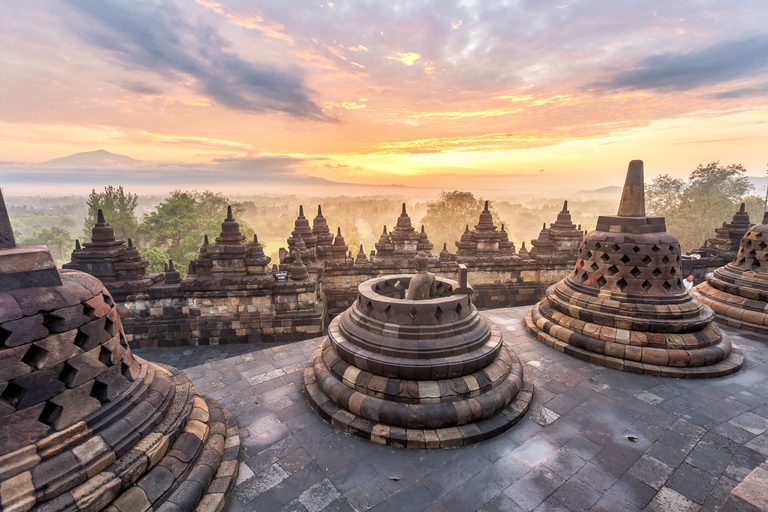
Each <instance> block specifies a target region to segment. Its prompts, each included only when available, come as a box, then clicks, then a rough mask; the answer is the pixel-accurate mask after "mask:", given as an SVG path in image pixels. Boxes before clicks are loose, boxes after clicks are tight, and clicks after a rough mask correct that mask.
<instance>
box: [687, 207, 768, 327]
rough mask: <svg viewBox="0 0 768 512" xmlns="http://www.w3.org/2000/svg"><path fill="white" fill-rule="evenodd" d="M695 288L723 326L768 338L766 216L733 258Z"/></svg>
mask: <svg viewBox="0 0 768 512" xmlns="http://www.w3.org/2000/svg"><path fill="white" fill-rule="evenodd" d="M706 279H707V281H706V282H705V283H702V284H700V285H699V286H697V287H696V289H695V293H696V294H697V295H698V296H699V298H700V299H701V301H702V302H703V303H704V304H706V305H707V306H709V307H711V308H712V310H714V312H715V319H716V320H717V321H718V322H720V323H722V324H725V325H730V326H733V327H738V328H739V329H746V330H748V331H754V332H759V333H762V334H768V213H766V214H765V215H764V216H763V222H762V223H761V224H755V225H754V226H752V227H751V228H749V230H748V231H747V232H746V234H745V235H744V237H743V238H742V239H741V245H740V247H739V252H738V253H737V254H736V258H735V259H734V260H733V261H732V262H730V263H728V264H727V265H725V266H724V267H720V268H718V269H717V270H715V271H714V272H712V273H711V274H707V277H706Z"/></svg>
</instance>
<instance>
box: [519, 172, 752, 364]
mask: <svg viewBox="0 0 768 512" xmlns="http://www.w3.org/2000/svg"><path fill="white" fill-rule="evenodd" d="M578 256H579V257H578V260H577V263H576V268H575V269H574V271H573V272H572V273H571V274H570V275H569V276H568V277H566V278H565V279H563V280H562V281H560V282H558V283H557V284H555V285H553V286H551V287H550V288H549V289H548V290H547V294H546V297H545V298H544V299H543V300H542V301H541V302H539V303H538V304H536V305H535V306H534V307H533V309H532V310H531V313H530V314H529V315H528V316H527V317H526V319H525V326H526V329H527V330H528V331H529V332H530V333H531V334H533V335H534V336H536V337H537V338H538V339H539V340H540V341H542V342H544V343H545V344H547V345H549V346H551V347H554V348H556V349H557V350H560V351H561V352H565V353H566V354H569V355H571V356H574V357H577V358H579V359H582V360H584V361H589V362H591V363H595V364H599V365H602V366H607V367H610V368H615V369H619V370H625V371H629V372H635V373H643V374H649V375H660V376H664V377H677V378H682V377H685V378H698V377H720V376H723V375H728V374H730V373H733V372H735V371H737V370H738V369H739V368H741V366H742V363H743V356H742V355H741V353H740V351H739V350H738V349H737V348H736V347H734V346H732V345H731V341H730V339H729V338H728V336H727V335H726V334H724V333H723V332H721V331H720V329H719V328H718V327H717V325H715V324H714V323H713V320H714V313H713V311H712V309H710V308H709V307H707V306H706V305H703V304H702V303H701V302H699V300H697V299H696V298H695V297H694V296H693V295H691V293H689V292H688V291H686V290H685V289H684V287H683V283H682V279H681V277H682V276H681V270H680V244H679V243H678V241H677V239H676V238H675V237H674V236H673V235H671V234H669V233H666V225H665V222H664V218H663V217H648V216H646V215H645V198H644V184H643V162H642V161H641V160H633V161H632V162H630V164H629V169H628V172H627V179H626V182H625V184H624V191H623V194H622V198H621V203H620V205H619V212H618V215H612V216H601V217H600V218H598V221H597V227H596V229H595V231H592V232H590V233H589V234H588V235H587V236H586V237H585V238H584V240H583V241H582V243H581V245H580V246H579V255H578Z"/></svg>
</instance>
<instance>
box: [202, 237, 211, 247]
mask: <svg viewBox="0 0 768 512" xmlns="http://www.w3.org/2000/svg"><path fill="white" fill-rule="evenodd" d="M209 243H210V242H208V235H205V236H204V237H203V245H208V244H209Z"/></svg>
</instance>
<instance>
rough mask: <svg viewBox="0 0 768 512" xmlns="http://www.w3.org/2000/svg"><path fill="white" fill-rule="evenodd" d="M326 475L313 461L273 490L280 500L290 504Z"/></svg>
mask: <svg viewBox="0 0 768 512" xmlns="http://www.w3.org/2000/svg"><path fill="white" fill-rule="evenodd" d="M324 477H325V475H324V474H323V472H322V471H320V468H318V467H317V464H315V463H314V462H313V463H311V464H309V465H307V466H305V467H304V468H303V469H300V470H299V471H297V472H296V473H294V474H292V475H290V476H289V477H288V478H286V479H285V480H283V481H282V482H280V483H279V484H277V485H276V486H275V487H273V488H272V492H273V493H274V494H275V497H276V498H277V499H278V500H280V501H282V502H283V503H285V504H288V503H290V502H291V501H293V500H294V499H296V498H298V497H299V496H300V495H301V494H302V493H303V492H304V491H306V490H307V489H309V488H310V487H312V486H313V485H315V484H316V483H318V482H319V481H321V480H322V479H323V478H324Z"/></svg>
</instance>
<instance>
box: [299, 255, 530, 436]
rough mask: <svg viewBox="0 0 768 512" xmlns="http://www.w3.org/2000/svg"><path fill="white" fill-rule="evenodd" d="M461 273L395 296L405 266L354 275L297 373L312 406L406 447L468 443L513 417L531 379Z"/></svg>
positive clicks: (341, 425) (342, 425) (354, 430)
mask: <svg viewBox="0 0 768 512" xmlns="http://www.w3.org/2000/svg"><path fill="white" fill-rule="evenodd" d="M425 259H426V258H425ZM425 263H426V262H425ZM424 268H426V264H425V265H424ZM461 274H462V279H461V280H462V284H460V283H457V282H456V281H452V280H450V279H445V278H440V277H437V278H436V280H437V282H436V295H435V296H434V297H432V298H430V299H426V300H405V299H404V298H403V297H404V292H405V291H406V290H407V288H408V286H409V283H410V280H411V278H412V277H413V276H412V275H410V274H406V275H390V276H383V277H379V278H375V279H370V280H368V281H365V282H364V283H362V284H361V285H360V286H359V287H358V294H359V295H358V299H357V300H356V301H355V303H354V304H353V305H352V307H350V308H349V309H347V310H346V311H345V312H344V313H342V314H341V315H340V316H339V317H337V318H335V319H334V320H333V321H332V322H331V324H330V326H329V328H328V337H327V338H326V339H325V340H324V341H323V343H322V344H321V345H320V346H319V347H318V348H317V350H316V351H315V353H314V355H313V356H312V358H311V364H312V366H311V367H310V368H307V370H306V371H305V372H304V389H305V391H306V393H307V396H308V398H309V401H310V405H311V406H312V408H313V409H315V411H317V413H318V414H319V415H320V416H321V417H322V418H324V419H325V420H327V421H329V422H330V423H331V424H332V425H333V426H335V427H336V428H338V429H340V430H343V431H344V432H348V433H351V434H355V435H357V436H360V437H363V438H365V439H370V440H371V441H373V442H376V443H380V444H388V445H396V446H402V447H408V448H449V447H453V446H460V445H464V444H469V443H474V442H478V441H482V440H484V439H488V438H491V437H493V436H496V435H498V434H500V433H502V432H504V431H506V430H507V429H509V428H510V427H511V426H513V425H514V424H515V423H517V422H518V421H519V420H520V418H521V417H522V416H523V414H525V412H526V411H527V410H528V406H529V404H530V401H531V398H532V393H533V385H532V384H530V383H524V381H523V366H522V364H521V363H520V361H519V359H518V358H517V356H516V355H515V354H514V352H512V351H510V350H508V349H507V348H506V347H505V346H504V343H503V339H502V334H501V331H500V330H499V329H498V328H497V327H496V325H494V324H493V323H492V322H490V321H489V320H488V319H487V318H485V317H484V316H483V315H481V314H479V313H478V311H477V309H476V308H475V307H474V305H473V304H472V301H471V293H472V290H471V288H470V287H468V285H467V284H466V268H463V267H462V269H461Z"/></svg>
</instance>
